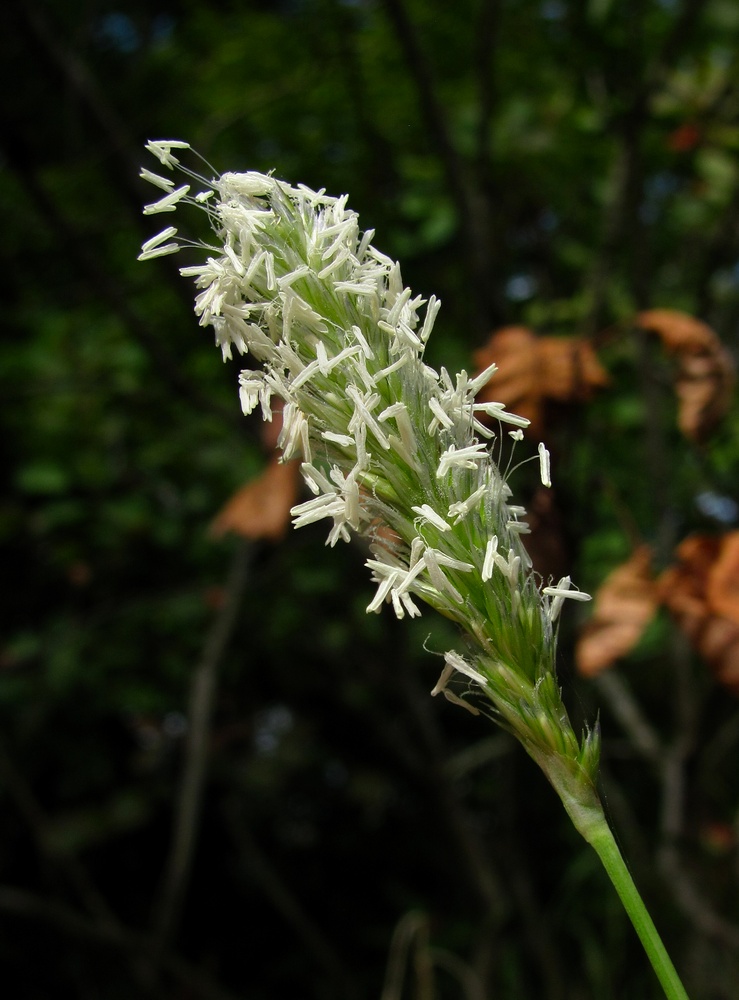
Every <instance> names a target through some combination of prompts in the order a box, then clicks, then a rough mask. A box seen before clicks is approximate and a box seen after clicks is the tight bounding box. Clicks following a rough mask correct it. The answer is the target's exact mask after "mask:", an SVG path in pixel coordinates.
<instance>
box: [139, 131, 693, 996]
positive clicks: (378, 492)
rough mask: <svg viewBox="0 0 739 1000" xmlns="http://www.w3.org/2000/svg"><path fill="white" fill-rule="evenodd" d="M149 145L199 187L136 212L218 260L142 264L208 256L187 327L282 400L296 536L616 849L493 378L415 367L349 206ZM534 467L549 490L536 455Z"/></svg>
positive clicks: (553, 592) (389, 293)
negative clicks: (507, 472) (331, 555)
mask: <svg viewBox="0 0 739 1000" xmlns="http://www.w3.org/2000/svg"><path fill="white" fill-rule="evenodd" d="M147 148H148V149H149V151H150V152H151V153H153V154H154V156H155V157H156V158H157V160H158V161H159V164H160V166H162V167H164V168H165V170H167V171H178V172H180V173H182V174H184V175H185V176H186V177H187V180H188V182H187V183H183V184H182V185H179V186H177V185H176V184H175V182H174V181H173V180H172V179H171V178H170V177H168V176H162V175H161V174H159V173H154V172H152V171H149V170H143V171H142V174H141V176H142V177H143V178H144V179H145V180H147V181H149V182H150V183H152V184H153V185H154V186H155V187H157V188H158V189H159V191H160V194H161V196H160V197H159V198H158V199H157V200H156V201H154V202H152V203H151V204H149V205H147V206H146V208H145V213H146V214H149V215H151V214H158V213H166V214H167V217H168V220H169V219H170V218H171V214H170V213H172V212H174V211H179V210H180V209H181V207H182V206H183V205H186V204H190V205H195V206H198V207H200V208H201V209H202V210H203V211H204V212H206V213H207V215H208V217H209V219H210V223H211V228H212V230H213V233H214V243H213V245H208V244H192V243H185V241H183V240H182V239H181V238H180V237H179V236H178V230H177V229H176V228H175V227H174V226H172V225H168V226H167V227H166V228H164V229H163V230H162V231H161V232H160V233H159V234H158V235H156V236H154V237H153V238H152V239H150V240H148V241H147V242H146V243H145V244H144V245H143V247H142V252H141V255H140V258H139V259H141V260H148V259H151V258H154V257H159V256H163V255H165V254H170V253H175V252H176V251H177V250H178V249H180V247H181V246H185V245H188V246H197V247H200V248H201V249H202V251H203V258H204V260H203V262H202V263H198V264H196V265H194V266H189V267H183V268H181V273H182V274H183V275H185V276H187V277H191V278H193V279H194V280H195V284H196V286H197V288H198V290H199V291H198V295H197V298H196V301H195V311H196V313H197V315H198V316H199V319H200V324H201V325H202V326H210V327H212V328H213V330H214V333H215V340H216V344H217V345H218V346H219V347H220V349H221V351H222V353H223V356H224V358H230V357H231V356H232V353H233V350H234V349H235V350H236V351H237V352H238V353H239V354H241V355H246V356H247V357H249V358H250V359H253V366H252V367H250V368H249V369H247V370H245V371H243V372H242V373H241V376H240V399H241V406H242V409H243V410H244V412H245V413H249V412H251V411H252V410H254V409H255V408H257V407H259V408H260V409H261V413H262V415H263V417H264V418H265V419H266V420H271V419H272V402H273V400H274V399H275V398H277V399H280V400H282V401H283V402H284V409H283V426H282V431H281V434H280V438H279V441H278V444H279V447H280V448H281V449H282V453H283V456H284V458H285V459H291V458H296V459H299V460H300V461H301V463H302V464H301V470H302V475H303V478H304V480H305V482H306V484H307V487H308V489H309V491H310V493H311V497H310V499H308V500H306V501H305V502H304V503H300V504H298V505H297V506H296V507H294V508H293V511H292V514H293V516H294V523H295V526H296V527H301V526H303V525H307V524H311V523H313V522H315V521H322V520H326V521H327V522H328V539H327V543H328V544H329V545H332V546H333V545H335V544H336V543H337V542H339V541H348V540H349V538H350V537H351V534H352V533H360V534H363V535H365V536H367V537H368V538H369V540H370V552H371V555H370V558H369V559H368V560H367V566H368V568H369V570H370V572H371V575H372V580H373V582H374V584H375V586H376V590H375V593H374V596H373V597H372V599H371V600H370V602H369V604H368V607H367V610H368V611H369V612H377V611H379V610H380V609H381V608H382V606H383V605H384V604H389V605H390V606H391V607H392V609H393V611H394V613H395V614H396V615H397V617H398V618H403V617H405V616H406V615H407V616H409V617H416V616H418V615H420V614H421V608H420V606H419V604H427V605H430V606H431V607H432V608H434V609H436V610H437V611H439V612H441V613H442V614H443V615H445V616H446V617H447V618H450V619H451V620H452V621H454V622H456V623H457V624H458V625H459V626H460V629H461V632H462V635H463V639H462V641H463V646H462V649H461V650H451V651H449V652H447V653H446V654H445V657H444V668H443V670H442V673H441V677H440V679H439V681H438V683H437V684H436V686H435V687H434V689H433V691H432V694H439V693H443V694H444V695H445V696H446V697H447V698H449V699H450V700H451V701H453V702H455V703H461V704H462V705H465V706H466V707H468V708H471V709H472V710H473V711H475V712H477V711H479V710H483V711H485V710H487V711H488V712H490V713H492V714H493V715H494V717H495V719H496V720H497V721H498V722H499V723H500V724H501V725H503V726H504V727H505V728H506V729H508V730H509V731H510V732H512V733H513V734H514V735H515V736H516V737H517V738H518V739H519V740H520V741H521V743H522V744H523V746H524V747H525V749H526V750H527V752H528V753H529V754H530V755H531V756H532V757H533V758H534V759H535V760H536V762H537V763H538V764H539V765H540V766H541V767H542V769H543V770H544V772H545V774H546V775H547V777H548V778H549V780H550V782H551V783H552V785H553V786H554V787H555V789H556V790H557V792H558V793H559V795H560V797H561V798H562V801H563V803H564V805H565V807H566V809H567V810H568V812H569V814H570V816H571V817H572V819H573V821H574V822H575V824H576V826H577V827H578V829H579V830H580V832H581V833H583V835H584V836H585V837H586V839H588V840H589V841H590V842H591V843H593V846H595V847H596V850H598V849H599V848H598V846H597V844H596V843H595V842H594V840H597V839H598V837H600V838H601V839H602V838H603V836H604V833H603V830H604V828H605V830H606V831H607V832H608V835H610V830H608V827H607V825H606V824H605V820H604V818H603V811H602V807H601V804H600V801H599V798H598V794H597V791H596V775H597V768H598V753H599V740H598V734H597V731H596V730H591V731H588V732H586V733H584V734H583V735H578V734H577V733H576V732H575V731H574V729H573V727H572V725H571V724H570V721H569V718H568V715H567V712H566V709H565V707H564V704H563V701H562V698H561V694H560V688H559V685H558V683H557V678H556V673H555V646H556V623H557V618H558V615H559V613H560V610H561V607H562V605H563V603H564V601H566V600H567V599H568V598H569V599H574V600H587V599H588V598H587V595H585V594H582V593H581V592H580V591H578V590H577V589H575V588H573V587H572V585H571V582H570V579H569V577H566V578H564V579H562V580H560V581H559V582H558V583H557V584H556V585H542V583H541V582H540V581H539V580H538V579H537V577H536V575H535V574H534V573H533V571H532V568H531V562H530V559H529V557H528V555H527V553H526V549H525V547H524V544H523V541H522V536H524V535H525V534H526V532H527V531H528V526H527V524H526V521H525V511H524V509H523V508H522V507H520V506H518V505H515V504H513V503H511V497H512V494H511V490H510V487H509V486H508V483H507V482H506V479H505V476H504V475H503V473H502V472H501V470H500V468H499V467H498V465H497V464H496V463H495V461H494V460H493V457H492V455H491V448H490V439H491V438H492V437H494V434H493V432H492V431H491V430H490V429H489V427H488V426H487V425H486V424H485V423H483V422H482V420H481V417H482V416H483V415H484V416H487V417H489V418H490V417H492V418H494V420H495V421H497V422H498V423H499V425H500V426H501V433H502V428H504V427H505V428H510V432H511V433H512V436H513V437H514V438H519V437H520V436H521V431H522V430H523V429H524V428H525V427H526V425H527V424H528V421H527V420H525V419H523V418H521V417H519V416H516V415H515V414H512V413H509V412H507V411H506V410H505V409H504V407H503V406H502V405H501V404H499V403H494V402H493V403H476V402H475V396H476V394H477V393H478V391H479V389H480V388H481V387H482V386H483V385H484V384H485V383H487V382H488V380H489V379H490V377H491V375H492V374H493V372H494V370H495V366H491V367H490V368H489V369H487V370H486V371H484V372H482V373H481V374H480V375H479V376H477V377H476V378H470V377H468V375H467V374H466V372H460V373H459V374H458V375H457V376H456V377H455V378H452V377H451V376H450V375H449V374H448V373H447V371H446V370H445V369H444V368H442V369H441V371H439V372H436V371H434V370H433V369H432V368H430V367H429V366H428V365H426V364H425V363H424V348H425V345H426V342H427V340H428V338H429V336H430V334H431V331H432V328H433V325H434V320H435V318H436V316H437V313H438V310H439V305H440V304H439V302H438V300H437V299H436V298H435V297H434V296H431V297H430V298H429V300H428V301H427V302H425V301H424V300H422V299H421V298H420V297H418V296H414V295H413V293H412V292H411V290H410V289H408V288H405V287H404V286H403V282H402V279H401V274H400V267H399V265H398V264H397V263H395V262H394V261H392V260H391V259H390V258H388V257H386V256H385V255H384V254H383V253H381V252H380V251H379V250H377V249H376V248H375V247H374V246H373V244H372V240H373V237H374V233H373V232H372V231H369V232H365V233H362V232H361V230H360V228H359V221H358V217H357V215H356V214H355V213H354V212H352V211H351V210H350V209H348V208H347V205H346V200H347V199H346V197H340V198H333V197H330V196H328V195H326V194H325V192H324V191H312V190H310V189H309V188H306V187H303V186H302V185H301V186H298V187H292V186H290V185H289V184H286V183H284V182H282V181H279V180H276V179H275V178H274V177H271V176H266V175H264V174H260V173H254V172H251V173H226V174H223V175H221V176H220V177H216V178H214V179H211V180H206V179H205V178H203V177H201V176H199V175H198V174H197V173H194V172H192V171H191V170H190V169H189V168H187V167H183V165H182V163H181V162H180V156H181V155H182V151H183V150H186V149H187V145H186V144H185V143H182V142H179V141H178V142H174V141H160V142H150V143H149V144H148V146H147ZM539 460H540V471H541V479H542V482H543V483H544V485H545V486H549V485H550V470H549V453H548V452H547V450H546V448H545V447H544V445H543V444H542V445H540V446H539ZM611 839H612V838H611ZM614 847H615V844H614ZM616 850H617V849H616ZM619 857H620V855H619ZM622 864H623V862H622ZM609 874H610V873H609ZM627 874H628V873H627ZM612 877H613V875H612ZM617 888H618V886H617ZM619 891H621V890H620V889H619ZM632 919H633V914H632ZM637 930H639V928H638V927H637ZM640 933H641V931H640ZM655 934H656V932H655ZM667 961H668V962H669V959H668V960H667ZM673 972H674V970H673ZM658 974H659V973H658ZM681 995H684V994H679V993H672V994H669V993H668V996H673V997H678V996H681Z"/></svg>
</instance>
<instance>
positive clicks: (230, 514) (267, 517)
mask: <svg viewBox="0 0 739 1000" xmlns="http://www.w3.org/2000/svg"><path fill="white" fill-rule="evenodd" d="M299 479H300V469H299V466H298V463H297V462H284V463H283V462H278V461H277V458H274V459H273V460H272V461H271V462H270V463H269V465H268V466H267V468H266V469H265V470H264V472H263V473H262V474H261V475H260V476H258V477H257V478H256V479H252V481H251V482H249V483H247V484H246V485H245V486H242V487H241V489H239V490H237V491H236V493H234V495H233V496H232V497H231V499H230V500H229V501H228V502H227V503H226V504H225V506H224V507H223V508H222V509H221V510H220V511H219V513H218V515H217V516H216V518H215V520H214V521H213V523H212V524H211V526H210V535H211V536H212V537H213V538H221V537H222V536H223V535H225V534H226V533H227V532H229V531H233V532H234V533H235V534H237V535H242V536H243V537H244V538H251V539H258V538H264V539H268V540H269V541H272V542H278V541H280V540H281V539H282V538H283V537H284V536H285V534H286V532H287V529H288V528H289V526H290V508H291V507H293V506H294V505H295V502H296V498H297V495H298V482H299Z"/></svg>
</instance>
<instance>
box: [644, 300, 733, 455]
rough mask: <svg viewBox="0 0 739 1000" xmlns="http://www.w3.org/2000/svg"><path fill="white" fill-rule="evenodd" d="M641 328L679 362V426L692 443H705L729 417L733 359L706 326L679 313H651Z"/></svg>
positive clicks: (672, 310) (646, 315)
mask: <svg viewBox="0 0 739 1000" xmlns="http://www.w3.org/2000/svg"><path fill="white" fill-rule="evenodd" d="M636 322H637V324H638V325H639V326H640V327H642V329H644V330H648V331H649V332H651V333H654V334H656V335H657V336H658V337H659V338H660V340H661V342H662V345H663V346H664V348H665V350H666V351H667V352H668V353H669V354H672V355H674V357H675V358H676V360H677V372H676V375H675V392H676V394H677V398H678V418H677V419H678V426H679V428H680V430H681V431H682V433H683V434H684V435H685V436H686V437H687V438H690V440H691V441H703V440H705V439H706V437H708V435H709V434H710V433H711V431H712V430H713V429H714V428H715V427H716V425H717V424H718V423H719V422H720V421H721V419H722V418H723V417H724V416H725V414H726V412H727V410H728V409H729V407H730V406H731V403H732V399H733V392H734V382H735V377H736V373H735V369H734V362H733V361H732V359H731V355H730V354H729V352H728V351H727V350H726V349H725V347H724V346H723V344H722V343H721V341H720V340H719V339H718V337H717V336H716V334H715V333H714V332H713V330H712V329H711V328H710V326H707V325H706V324H705V323H702V322H701V321H700V320H698V319H695V318H694V317H693V316H689V315H688V314H687V313H683V312H678V311H677V310H675V309H649V310H647V311H646V312H642V313H639V315H638V316H637V318H636Z"/></svg>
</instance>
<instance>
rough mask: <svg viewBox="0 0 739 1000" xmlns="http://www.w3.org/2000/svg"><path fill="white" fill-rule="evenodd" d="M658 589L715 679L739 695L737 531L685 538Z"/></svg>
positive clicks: (738, 556) (738, 545)
mask: <svg viewBox="0 0 739 1000" xmlns="http://www.w3.org/2000/svg"><path fill="white" fill-rule="evenodd" d="M659 590H660V595H661V598H662V601H663V602H664V604H665V606H666V607H667V608H668V610H669V611H670V613H671V614H672V616H673V617H674V618H675V620H676V621H677V623H678V625H679V626H680V628H681V629H682V630H683V632H685V634H686V636H687V637H688V638H689V639H690V641H691V643H692V644H693V646H694V647H695V649H696V650H697V651H698V653H699V654H700V655H701V656H702V657H703V659H704V660H705V661H706V663H707V664H708V666H709V667H710V668H711V670H712V672H713V673H714V675H715V677H716V679H717V680H718V681H719V682H720V683H721V684H723V685H724V686H726V687H728V688H729V690H731V691H733V692H734V693H735V694H739V608H738V607H737V594H738V593H739V532H736V531H734V532H729V533H728V534H725V535H693V536H692V537H690V538H686V539H685V541H684V542H682V543H681V545H680V546H679V547H678V549H677V562H676V563H675V565H673V566H670V567H669V569H667V570H665V572H664V573H663V574H662V576H661V577H660V580H659Z"/></svg>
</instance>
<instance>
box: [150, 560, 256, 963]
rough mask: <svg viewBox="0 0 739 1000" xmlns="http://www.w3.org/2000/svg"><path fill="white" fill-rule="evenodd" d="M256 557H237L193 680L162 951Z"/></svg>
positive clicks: (185, 872) (160, 924) (158, 916)
mask: <svg viewBox="0 0 739 1000" xmlns="http://www.w3.org/2000/svg"><path fill="white" fill-rule="evenodd" d="M251 551H252V550H251V546H250V545H249V544H248V543H243V542H242V543H240V544H239V545H238V547H237V549H236V550H235V552H234V555H233V559H232V562H231V569H230V571H229V575H228V580H227V583H226V593H225V598H224V602H223V606H222V608H221V610H220V613H219V615H218V617H217V618H216V620H215V622H214V623H213V626H212V627H211V630H210V632H209V633H208V636H207V639H206V642H205V647H204V649H203V655H202V659H201V661H200V664H199V665H198V667H197V668H196V670H195V672H194V674H193V677H192V683H191V686H190V702H189V708H188V733H187V739H186V742H185V761H184V766H183V772H182V778H181V782H180V789H179V795H178V800H177V806H176V810H175V818H174V827H173V831H172V841H171V845H170V849H169V855H168V858H167V862H166V864H165V868H164V875H163V878H162V883H161V888H160V892H159V896H158V899H157V902H156V904H155V907H154V915H153V920H152V925H153V936H154V939H155V941H156V942H157V943H158V945H159V946H160V947H162V948H163V947H166V945H167V944H168V942H169V941H170V940H171V939H172V937H173V936H174V934H175V933H176V930H177V924H178V922H179V918H180V912H181V909H182V903H183V900H184V898H185V895H186V892H187V886H188V882H189V878H190V870H191V867H192V860H193V855H194V852H195V844H196V840H197V834H198V827H199V820H200V807H201V803H202V799H203V791H204V788H205V777H206V765H207V758H208V750H209V745H210V720H211V715H212V712H213V704H214V700H215V693H216V683H217V676H218V667H219V665H220V662H221V659H222V658H223V654H224V652H225V650H226V647H227V645H228V642H229V640H230V638H231V636H232V634H233V630H234V627H235V625H236V621H237V618H238V612H239V609H240V607H241V600H242V596H243V593H244V587H245V584H246V579H247V573H248V568H249V557H250V555H251Z"/></svg>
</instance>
